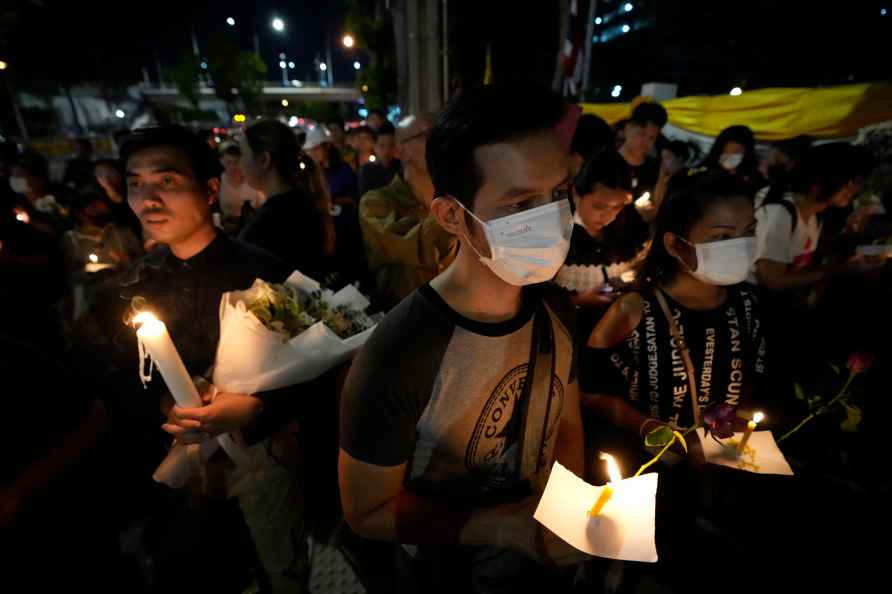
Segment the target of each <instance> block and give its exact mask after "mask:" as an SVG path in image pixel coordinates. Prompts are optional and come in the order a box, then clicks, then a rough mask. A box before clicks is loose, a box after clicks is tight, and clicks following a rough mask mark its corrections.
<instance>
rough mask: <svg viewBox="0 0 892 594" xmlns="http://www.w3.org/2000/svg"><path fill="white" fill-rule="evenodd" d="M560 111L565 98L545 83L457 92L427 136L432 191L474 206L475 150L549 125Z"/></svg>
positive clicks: (479, 175) (478, 181)
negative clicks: (532, 85)
mask: <svg viewBox="0 0 892 594" xmlns="http://www.w3.org/2000/svg"><path fill="white" fill-rule="evenodd" d="M563 113H564V102H563V100H562V99H561V98H560V96H558V95H557V94H556V93H554V92H552V91H551V90H549V89H547V88H540V87H532V88H530V87H523V88H521V87H509V86H501V85H487V86H484V87H477V88H474V89H467V90H465V91H463V92H461V93H459V94H458V95H457V96H456V97H455V98H453V99H452V101H450V102H449V104H448V105H447V106H446V107H445V109H443V111H442V112H441V113H440V115H439V117H438V118H437V121H436V123H435V124H434V126H433V128H431V131H430V135H429V136H428V139H427V167H428V171H430V175H431V180H432V181H433V183H434V195H435V196H452V197H453V198H455V199H456V200H458V201H460V202H461V203H462V204H463V205H464V206H465V207H466V208H468V209H469V210H470V209H472V208H473V207H474V196H475V195H476V194H477V192H478V190H479V189H480V187H481V186H482V185H483V172H482V171H481V169H480V166H479V165H478V164H477V161H476V159H475V158H474V150H475V149H476V148H478V147H481V146H487V145H491V144H496V143H499V142H507V141H512V140H516V139H520V138H524V137H527V136H531V135H533V134H536V133H539V132H543V131H546V130H552V129H554V127H555V126H556V125H557V123H558V122H559V121H560V119H561V117H562V116H563Z"/></svg>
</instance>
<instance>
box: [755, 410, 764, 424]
mask: <svg viewBox="0 0 892 594" xmlns="http://www.w3.org/2000/svg"><path fill="white" fill-rule="evenodd" d="M764 418H765V415H764V414H762V413H760V412H757V413H756V414H754V415H753V423H756V424H758V423H761V422H762V419H764Z"/></svg>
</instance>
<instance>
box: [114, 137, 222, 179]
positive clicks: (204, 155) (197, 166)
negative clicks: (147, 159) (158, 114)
mask: <svg viewBox="0 0 892 594" xmlns="http://www.w3.org/2000/svg"><path fill="white" fill-rule="evenodd" d="M159 146H169V147H174V148H178V149H180V150H182V151H183V152H184V153H186V156H188V157H189V162H190V164H191V166H192V173H194V174H195V177H196V178H197V179H198V180H199V181H200V182H202V183H207V182H208V181H210V180H212V179H214V178H219V177H220V174H221V173H222V172H223V166H222V165H220V159H219V157H218V156H217V153H216V152H215V151H214V149H212V148H211V147H209V146H208V144H207V143H206V142H205V141H204V140H202V139H201V137H199V136H198V135H197V134H195V133H194V132H192V131H191V130H189V129H188V128H186V127H184V126H179V125H176V124H169V125H166V126H158V127H153V128H140V129H139V130H136V131H135V132H133V134H131V135H130V137H128V138H127V141H126V142H125V143H124V146H122V147H121V161H122V162H123V163H124V164H125V165H126V163H127V161H128V160H130V157H132V156H133V155H134V154H135V153H138V152H139V151H144V150H146V149H149V148H155V147H159Z"/></svg>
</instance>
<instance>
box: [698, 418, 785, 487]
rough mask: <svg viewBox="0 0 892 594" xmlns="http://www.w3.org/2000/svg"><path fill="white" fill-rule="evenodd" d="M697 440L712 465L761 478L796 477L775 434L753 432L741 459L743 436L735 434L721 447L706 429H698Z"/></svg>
mask: <svg viewBox="0 0 892 594" xmlns="http://www.w3.org/2000/svg"><path fill="white" fill-rule="evenodd" d="M697 437H699V438H700V443H701V444H702V445H703V455H704V456H705V457H706V461H707V462H709V463H711V464H719V465H721V466H727V467H728V468H736V469H737V470H745V471H747V472H755V473H757V474H782V475H787V476H793V469H792V468H790V465H789V464H788V463H787V460H786V458H784V455H783V454H782V453H781V451H780V449H779V448H778V447H777V443H775V441H774V436H773V435H772V434H771V431H753V434H752V435H751V436H750V439H749V441H748V442H747V444H746V450H745V451H744V452H743V453H742V454H740V455H739V456H738V455H737V444H738V443H740V440H741V439H743V433H735V434H734V437H729V438H728V439H726V440H724V441H723V442H722V443H724V444H727V445H724V446H723V445H719V444H718V443H716V440H715V439H713V438H712V437H710V436H709V435H707V434H706V430H705V429H703V428H699V429H697Z"/></svg>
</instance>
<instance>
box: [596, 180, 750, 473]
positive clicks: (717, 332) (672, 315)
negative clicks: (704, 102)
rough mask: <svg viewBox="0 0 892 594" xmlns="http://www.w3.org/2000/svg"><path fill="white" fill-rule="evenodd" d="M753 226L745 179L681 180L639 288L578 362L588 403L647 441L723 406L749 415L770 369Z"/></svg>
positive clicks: (618, 307) (675, 185) (601, 326)
mask: <svg viewBox="0 0 892 594" xmlns="http://www.w3.org/2000/svg"><path fill="white" fill-rule="evenodd" d="M754 227H755V219H754V216H753V206H752V197H751V196H750V195H749V194H748V193H747V190H746V186H745V185H744V184H741V183H740V181H739V180H736V179H734V178H733V177H731V176H728V175H727V174H723V173H717V172H706V173H699V174H694V175H685V176H682V177H679V178H678V179H677V180H676V181H675V182H674V183H673V186H672V187H671V188H670V194H669V197H668V198H667V199H666V201H665V202H664V204H663V207H662V208H661V209H660V212H659V214H658V216H657V219H656V229H655V236H654V239H653V242H652V243H651V247H650V250H649V252H648V254H647V256H646V258H645V260H644V262H643V264H642V266H641V269H640V270H639V272H638V279H639V281H640V283H641V284H640V288H639V290H638V292H635V293H630V294H628V295H625V296H624V297H622V298H621V299H620V300H618V301H617V303H616V304H614V306H613V307H612V308H611V309H610V311H608V312H607V314H606V315H605V317H604V318H603V319H602V320H601V322H600V323H599V324H598V326H597V327H596V328H595V330H594V332H592V334H591V336H590V337H589V339H588V348H587V349H586V350H585V352H584V353H583V357H582V359H581V362H580V380H581V388H582V391H583V403H584V405H585V406H586V407H587V408H591V409H594V410H596V411H597V412H599V413H600V414H601V416H602V417H604V418H605V419H606V420H608V421H609V422H610V423H612V424H613V425H615V426H618V427H619V428H621V429H625V430H626V431H628V432H629V433H630V434H631V435H632V436H634V437H635V438H639V439H640V438H641V437H643V436H644V435H646V434H647V433H648V432H649V431H651V430H653V429H654V428H656V427H658V426H659V425H661V424H665V425H670V426H672V427H675V428H680V429H684V428H687V427H690V426H692V425H693V424H694V423H695V422H696V420H697V419H699V418H700V416H701V414H702V412H703V411H704V410H706V409H707V408H708V407H710V406H711V405H715V404H719V403H727V404H730V405H731V406H733V407H735V408H737V409H738V412H739V414H740V415H745V414H747V413H745V412H744V411H745V410H746V409H747V408H748V405H749V404H750V403H751V396H754V394H753V392H754V391H755V386H756V382H757V381H758V379H759V378H760V377H761V374H762V372H763V368H764V365H763V363H762V359H763V356H764V339H763V337H762V328H761V327H760V314H759V310H758V307H757V302H756V298H755V296H754V293H753V292H752V290H751V289H750V288H748V287H747V286H746V285H745V284H741V283H743V281H744V280H745V279H746V276H747V270H748V268H749V266H750V265H751V264H752V259H753V249H754V239H753V232H754ZM676 335H680V336H683V338H684V342H685V343H686V344H687V347H688V349H689V350H688V355H689V357H686V356H685V355H684V354H683V351H682V349H679V348H677V345H678V342H679V341H678V340H677V339H676V338H675V336H676ZM686 359H689V361H688V360H686ZM689 369H690V371H689ZM689 377H692V378H693V379H694V380H695V381H694V382H691V381H689ZM692 395H693V398H692ZM639 443H640V442H639ZM632 455H633V456H634V455H635V454H634V453H633V454H632ZM636 462H637V461H633V462H632V463H631V464H630V465H629V466H627V467H628V468H635V467H636V466H635V465H634V464H635V463H636Z"/></svg>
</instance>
